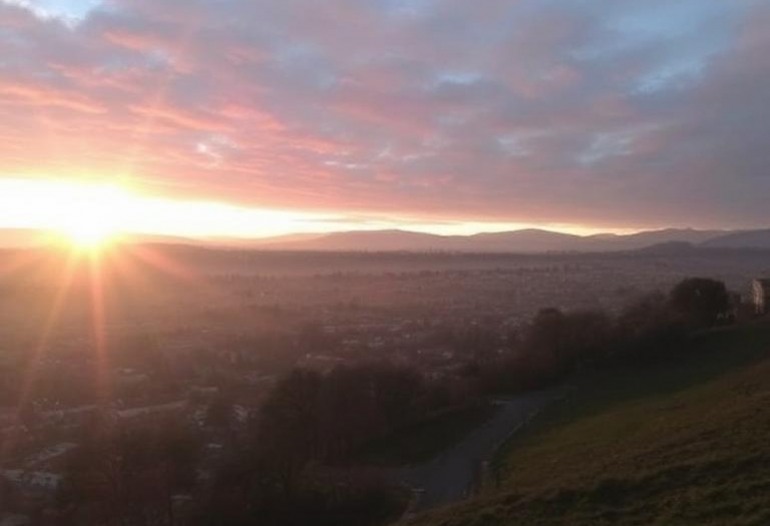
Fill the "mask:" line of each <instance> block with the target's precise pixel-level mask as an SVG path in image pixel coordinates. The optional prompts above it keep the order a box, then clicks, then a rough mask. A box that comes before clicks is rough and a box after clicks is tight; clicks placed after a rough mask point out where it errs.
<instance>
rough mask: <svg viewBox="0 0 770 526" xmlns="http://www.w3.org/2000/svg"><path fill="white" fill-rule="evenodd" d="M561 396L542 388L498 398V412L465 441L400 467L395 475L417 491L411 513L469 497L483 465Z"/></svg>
mask: <svg viewBox="0 0 770 526" xmlns="http://www.w3.org/2000/svg"><path fill="white" fill-rule="evenodd" d="M559 396H560V392H558V391H539V392H535V393H529V394H526V395H522V396H519V397H516V398H511V399H501V400H497V401H496V403H497V404H499V405H500V408H499V409H498V411H497V412H496V413H495V415H494V416H493V417H492V418H491V419H489V420H488V421H487V422H486V423H485V424H484V425H483V426H481V427H480V428H478V429H476V430H475V431H473V432H471V433H470V434H469V435H468V436H466V437H465V439H463V441H462V442H460V443H459V444H456V445H455V446H453V447H452V448H450V449H448V450H447V451H445V452H443V453H441V454H440V455H439V456H438V457H436V458H434V459H433V460H431V461H429V462H425V463H423V464H417V465H414V466H408V467H404V468H400V469H398V470H396V471H395V472H394V476H395V477H396V478H397V479H398V480H399V481H400V482H402V483H404V484H406V485H407V486H409V487H411V488H413V489H414V490H415V494H416V500H415V502H414V503H413V505H412V506H411V507H410V510H409V513H410V514H411V513H416V512H419V511H424V510H427V509H430V508H433V507H436V506H440V505H442V504H447V503H450V502H453V501H456V500H460V499H462V498H464V497H465V496H467V495H468V494H469V493H470V491H471V490H472V488H473V486H474V485H475V483H477V482H478V481H479V477H480V475H481V466H482V464H483V463H484V462H485V461H488V460H490V459H491V458H492V456H493V455H494V453H495V451H497V449H498V448H499V447H500V446H501V445H502V444H503V442H505V440H506V439H507V438H508V437H509V436H511V435H512V434H513V433H515V432H516V431H518V430H519V429H520V428H521V427H522V426H523V425H524V424H525V423H526V422H527V421H528V420H529V418H531V417H532V416H533V415H534V414H536V413H537V412H538V411H540V410H541V409H542V408H543V407H544V406H545V405H546V404H547V403H548V402H550V401H552V400H554V399H556V398H558V397H559Z"/></svg>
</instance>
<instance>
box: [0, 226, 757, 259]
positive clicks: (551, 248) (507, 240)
mask: <svg viewBox="0 0 770 526" xmlns="http://www.w3.org/2000/svg"><path fill="white" fill-rule="evenodd" d="M50 240H51V236H50V234H47V235H46V233H44V232H41V231H39V230H25V229H0V247H3V248H24V247H34V246H40V245H43V244H46V243H50ZM122 241H123V242H128V243H170V244H186V245H195V246H209V247H212V248H234V249H261V250H289V251H292V250H295V251H300V250H301V251H353V252H357V251H361V252H364V251H366V252H388V251H408V252H518V253H548V252H615V251H633V250H664V251H667V252H671V251H677V252H679V251H682V250H686V249H695V248H710V249H770V229H764V230H739V231H727V230H695V229H674V228H671V229H664V230H651V231H645V232H639V233H635V234H628V235H620V234H595V235H589V236H579V235H574V234H564V233H560V232H552V231H549V230H539V229H525V230H514V231H509V232H495V233H480V234H474V235H467V236H460V235H453V236H443V235H437V234H426V233H420V232H412V231H408V230H375V231H363V230H356V231H349V232H334V233H329V234H292V235H289V236H279V237H272V238H261V239H236V238H217V239H205V240H202V239H193V238H185V237H177V236H162V235H145V234H135V235H128V236H123V237H122Z"/></svg>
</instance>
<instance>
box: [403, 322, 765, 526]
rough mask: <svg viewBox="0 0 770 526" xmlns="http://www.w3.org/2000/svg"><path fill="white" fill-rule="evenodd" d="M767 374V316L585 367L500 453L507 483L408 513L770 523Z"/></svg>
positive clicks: (582, 521)
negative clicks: (644, 358) (612, 363)
mask: <svg viewBox="0 0 770 526" xmlns="http://www.w3.org/2000/svg"><path fill="white" fill-rule="evenodd" d="M768 378H770V324H768V323H767V322H765V323H764V324H760V325H752V326H744V327H741V328H733V329H727V330H722V331H716V332H712V333H708V334H704V335H701V336H699V337H698V339H697V340H695V341H694V342H693V343H692V348H691V349H688V352H687V353H686V354H685V355H683V356H682V357H680V358H678V359H677V360H676V361H674V362H673V363H667V364H660V365H655V366H646V367H643V368H640V367H637V368H628V369H625V370H622V371H615V372H614V373H613V374H604V375H602V376H600V377H592V378H584V379H583V380H582V381H580V382H579V385H578V386H577V389H576V390H575V391H574V394H573V395H572V396H570V397H568V398H567V399H566V400H565V401H562V402H560V403H558V404H556V405H554V406H552V408H551V409H550V410H549V411H547V412H546V413H545V414H544V415H543V416H541V417H540V418H539V419H538V420H536V421H535V423H534V424H533V425H532V427H531V428H530V429H529V430H527V431H526V432H524V433H522V434H521V435H519V436H518V437H517V438H516V440H515V441H514V442H513V443H511V444H509V445H508V448H507V452H505V453H503V454H501V455H500V459H499V460H498V465H499V469H500V471H499V473H500V476H499V478H498V480H499V481H500V484H499V488H497V489H495V488H491V487H490V486H493V485H494V484H492V483H491V482H488V484H487V487H488V488H489V489H486V490H485V491H484V492H482V494H481V495H480V496H478V497H476V498H474V499H472V500H469V501H466V502H464V503H462V504H458V505H455V506H453V507H450V508H447V509H444V510H439V511H436V512H434V513H431V514H427V515H425V516H422V517H418V518H416V519H414V520H413V521H410V522H409V524H413V525H421V526H433V525H436V526H438V525H442V526H459V525H471V524H473V525H481V524H484V525H497V524H501V525H502V524H526V525H528V526H529V525H550V524H570V525H578V526H579V525H586V526H588V525H591V526H595V525H602V524H640V525H641V524H645V525H646V524H666V525H668V524H677V525H690V524H692V525H725V524H744V525H754V524H755V525H766V524H770V503H769V502H768V501H767V499H766V495H767V491H768V489H769V488H770V443H768V440H767V437H768V434H769V433H770V381H768ZM494 478H495V477H490V479H492V480H494Z"/></svg>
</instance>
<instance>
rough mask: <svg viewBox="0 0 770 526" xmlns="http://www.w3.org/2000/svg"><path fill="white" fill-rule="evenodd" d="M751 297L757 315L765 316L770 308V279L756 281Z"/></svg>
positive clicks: (752, 285) (753, 284)
mask: <svg viewBox="0 0 770 526" xmlns="http://www.w3.org/2000/svg"><path fill="white" fill-rule="evenodd" d="M751 297H752V303H754V309H755V312H756V313H757V314H765V313H767V311H768V308H770V279H755V280H754V281H753V282H752V284H751Z"/></svg>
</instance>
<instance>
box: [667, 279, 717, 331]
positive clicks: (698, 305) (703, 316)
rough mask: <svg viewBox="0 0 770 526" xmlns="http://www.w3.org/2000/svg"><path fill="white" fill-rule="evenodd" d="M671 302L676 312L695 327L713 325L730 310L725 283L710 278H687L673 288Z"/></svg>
mask: <svg viewBox="0 0 770 526" xmlns="http://www.w3.org/2000/svg"><path fill="white" fill-rule="evenodd" d="M669 303H670V305H671V307H672V309H673V311H674V312H675V313H677V314H678V315H679V316H681V317H682V318H683V319H684V320H685V321H686V322H688V323H689V324H691V325H693V326H695V327H713V326H714V325H716V324H717V322H718V321H719V319H720V317H722V316H724V314H725V313H726V312H727V311H728V309H729V306H730V297H729V295H728V293H727V288H726V287H725V284H724V283H723V282H721V281H718V280H715V279H710V278H687V279H685V280H682V281H680V282H679V283H678V284H677V285H676V286H675V287H674V288H673V289H672V290H671V294H670V297H669Z"/></svg>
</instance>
